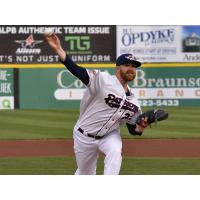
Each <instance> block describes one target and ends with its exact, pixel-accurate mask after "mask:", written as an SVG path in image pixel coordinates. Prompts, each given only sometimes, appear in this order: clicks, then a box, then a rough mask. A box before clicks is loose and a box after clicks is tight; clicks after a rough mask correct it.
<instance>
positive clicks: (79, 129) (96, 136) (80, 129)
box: [78, 127, 105, 140]
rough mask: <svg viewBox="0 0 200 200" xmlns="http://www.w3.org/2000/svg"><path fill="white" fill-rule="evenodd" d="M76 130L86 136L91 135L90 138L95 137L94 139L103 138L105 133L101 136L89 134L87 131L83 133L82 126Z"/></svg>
mask: <svg viewBox="0 0 200 200" xmlns="http://www.w3.org/2000/svg"><path fill="white" fill-rule="evenodd" d="M78 131H79V132H80V133H82V134H83V135H86V136H88V137H91V138H95V139H97V140H99V139H101V138H103V137H104V136H105V135H103V136H99V135H91V134H89V133H87V134H84V130H83V129H82V128H80V127H79V128H78Z"/></svg>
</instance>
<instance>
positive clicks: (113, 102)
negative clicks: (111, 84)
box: [104, 94, 138, 113]
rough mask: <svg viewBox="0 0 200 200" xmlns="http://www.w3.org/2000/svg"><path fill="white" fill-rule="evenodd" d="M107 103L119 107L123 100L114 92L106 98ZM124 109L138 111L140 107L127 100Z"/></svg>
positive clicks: (112, 106)
mask: <svg viewBox="0 0 200 200" xmlns="http://www.w3.org/2000/svg"><path fill="white" fill-rule="evenodd" d="M104 100H105V103H106V104H107V105H108V106H110V107H111V108H119V107H120V104H121V102H122V98H120V97H116V96H115V95H114V94H108V97H107V98H105V99H104ZM122 109H124V110H129V111H131V112H134V113H136V112H137V111H138V107H137V106H136V105H134V104H133V103H131V102H129V101H127V100H125V102H124V105H123V106H122Z"/></svg>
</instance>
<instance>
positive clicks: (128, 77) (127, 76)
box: [120, 70, 136, 82]
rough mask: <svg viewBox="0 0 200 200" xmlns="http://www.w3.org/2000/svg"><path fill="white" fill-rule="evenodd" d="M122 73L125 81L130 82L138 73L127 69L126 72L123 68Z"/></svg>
mask: <svg viewBox="0 0 200 200" xmlns="http://www.w3.org/2000/svg"><path fill="white" fill-rule="evenodd" d="M120 75H121V77H122V79H123V80H124V81H125V82H128V81H132V80H134V79H135V76H136V74H135V73H133V72H132V71H131V72H130V71H127V72H126V73H124V72H123V71H122V70H120Z"/></svg>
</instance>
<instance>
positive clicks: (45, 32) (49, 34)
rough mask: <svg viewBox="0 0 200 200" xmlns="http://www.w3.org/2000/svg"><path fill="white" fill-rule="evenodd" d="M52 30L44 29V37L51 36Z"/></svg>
mask: <svg viewBox="0 0 200 200" xmlns="http://www.w3.org/2000/svg"><path fill="white" fill-rule="evenodd" d="M53 33H54V32H53V30H52V29H51V28H46V29H45V31H44V35H45V36H48V37H49V36H51V35H52V34H53Z"/></svg>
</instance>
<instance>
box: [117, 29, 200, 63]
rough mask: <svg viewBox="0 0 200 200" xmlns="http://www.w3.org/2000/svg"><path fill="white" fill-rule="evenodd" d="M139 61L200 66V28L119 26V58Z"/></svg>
mask: <svg viewBox="0 0 200 200" xmlns="http://www.w3.org/2000/svg"><path fill="white" fill-rule="evenodd" d="M123 53H132V54H134V56H136V57H137V58H138V60H139V61H141V62H144V63H148V62H199V61H200V26H117V56H119V55H120V54H123Z"/></svg>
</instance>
